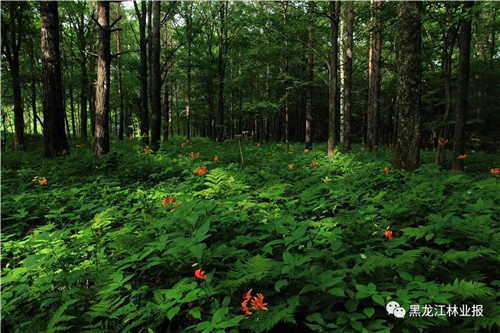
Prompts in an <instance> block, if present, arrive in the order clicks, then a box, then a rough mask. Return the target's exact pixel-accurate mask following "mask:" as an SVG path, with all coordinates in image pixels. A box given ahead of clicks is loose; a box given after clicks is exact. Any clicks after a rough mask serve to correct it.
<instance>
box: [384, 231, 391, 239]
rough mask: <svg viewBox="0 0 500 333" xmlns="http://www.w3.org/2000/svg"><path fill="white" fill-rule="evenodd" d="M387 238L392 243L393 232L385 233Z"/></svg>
mask: <svg viewBox="0 0 500 333" xmlns="http://www.w3.org/2000/svg"><path fill="white" fill-rule="evenodd" d="M384 235H385V237H387V238H388V239H389V240H390V241H391V240H392V231H390V230H386V231H384Z"/></svg>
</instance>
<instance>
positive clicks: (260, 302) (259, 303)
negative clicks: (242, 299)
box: [251, 294, 267, 310]
mask: <svg viewBox="0 0 500 333" xmlns="http://www.w3.org/2000/svg"><path fill="white" fill-rule="evenodd" d="M251 303H252V309H254V310H267V308H266V305H267V303H264V296H263V295H262V294H257V296H256V297H254V298H253V299H252V302H251Z"/></svg>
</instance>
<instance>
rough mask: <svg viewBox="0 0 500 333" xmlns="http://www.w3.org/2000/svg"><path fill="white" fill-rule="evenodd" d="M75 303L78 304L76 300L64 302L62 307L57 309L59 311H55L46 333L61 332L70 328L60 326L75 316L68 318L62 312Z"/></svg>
mask: <svg viewBox="0 0 500 333" xmlns="http://www.w3.org/2000/svg"><path fill="white" fill-rule="evenodd" d="M76 302H78V300H77V299H73V300H70V301H66V302H65V303H64V304H63V305H61V306H60V307H59V309H57V311H56V312H55V313H54V315H53V316H52V318H51V319H50V321H49V324H48V325H47V333H53V332H62V331H65V330H67V329H68V328H70V327H71V326H64V325H61V324H63V323H66V322H68V321H70V320H71V319H74V318H76V317H75V316H69V315H65V314H64V312H65V311H66V310H67V309H68V307H69V306H70V305H72V304H74V303H76Z"/></svg>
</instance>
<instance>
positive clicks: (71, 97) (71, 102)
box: [69, 84, 76, 138]
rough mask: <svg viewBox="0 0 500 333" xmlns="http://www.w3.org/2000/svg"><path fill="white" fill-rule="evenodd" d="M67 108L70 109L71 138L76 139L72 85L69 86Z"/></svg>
mask: <svg viewBox="0 0 500 333" xmlns="http://www.w3.org/2000/svg"><path fill="white" fill-rule="evenodd" d="M69 106H70V108H71V129H72V130H73V138H76V124H75V99H74V95H73V85H72V84H70V85H69Z"/></svg>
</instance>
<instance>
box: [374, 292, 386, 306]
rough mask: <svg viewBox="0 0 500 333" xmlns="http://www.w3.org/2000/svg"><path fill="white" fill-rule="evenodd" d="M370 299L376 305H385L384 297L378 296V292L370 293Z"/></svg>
mask: <svg viewBox="0 0 500 333" xmlns="http://www.w3.org/2000/svg"><path fill="white" fill-rule="evenodd" d="M372 300H373V301H374V302H375V303H377V304H378V305H382V306H385V302H384V298H383V297H382V296H380V295H379V294H374V295H372Z"/></svg>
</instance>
